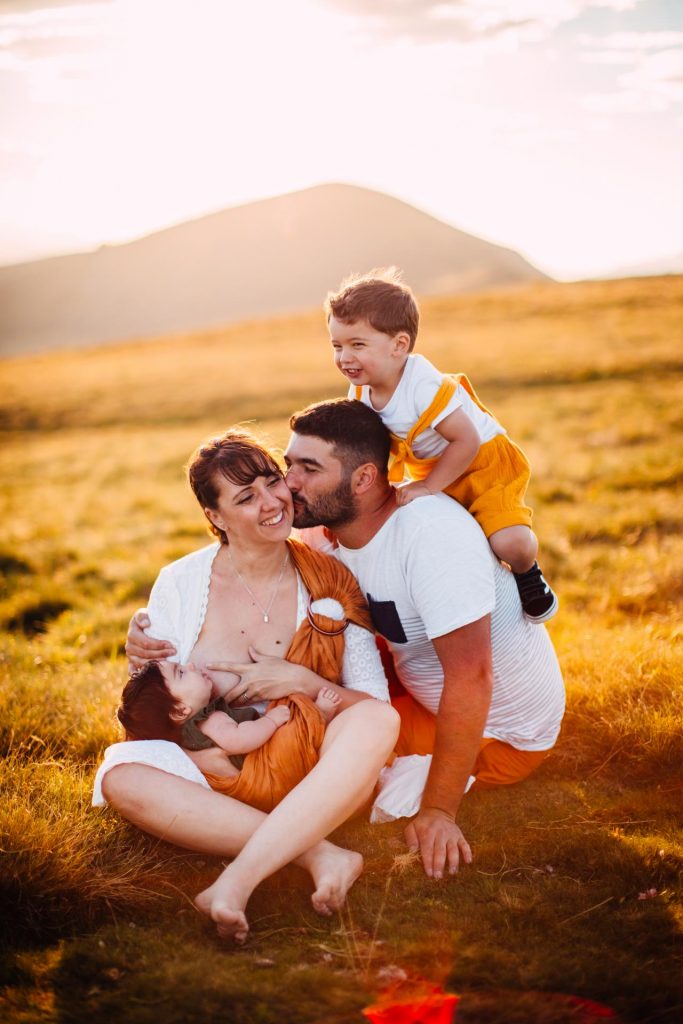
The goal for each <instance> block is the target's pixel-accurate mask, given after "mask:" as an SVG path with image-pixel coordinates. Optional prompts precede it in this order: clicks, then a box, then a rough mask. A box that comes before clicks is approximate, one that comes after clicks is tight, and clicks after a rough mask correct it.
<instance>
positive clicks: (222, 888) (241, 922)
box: [194, 868, 249, 945]
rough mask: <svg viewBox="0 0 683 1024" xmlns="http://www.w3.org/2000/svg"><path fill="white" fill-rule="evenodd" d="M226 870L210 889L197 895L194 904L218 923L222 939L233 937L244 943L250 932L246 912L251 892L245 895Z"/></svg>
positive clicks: (217, 927)
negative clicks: (227, 876)
mask: <svg viewBox="0 0 683 1024" xmlns="http://www.w3.org/2000/svg"><path fill="white" fill-rule="evenodd" d="M229 870H230V869H229V868H226V871H224V872H223V874H222V875H221V876H220V878H218V879H217V880H216V881H215V882H214V884H213V885H210V886H209V888H208V889H204V891H203V892H200V893H199V895H198V896H196V897H195V900H194V905H195V907H196V908H197V910H199V911H201V913H202V914H206V916H207V917H210V918H211V920H212V921H215V923H216V929H217V931H218V934H219V936H220V938H221V939H229V938H232V939H234V940H235V942H237V943H239V944H240V945H242V944H243V943H244V942H245V941H246V938H247V935H248V934H249V924H248V922H247V918H246V916H245V914H244V910H245V907H246V905H247V899H248V898H249V894H248V895H247V896H246V897H245V895H244V893H243V892H242V891H241V890H240V888H239V886H237V885H232V884H231V882H230V879H229V878H226V873H227V872H228V871H229Z"/></svg>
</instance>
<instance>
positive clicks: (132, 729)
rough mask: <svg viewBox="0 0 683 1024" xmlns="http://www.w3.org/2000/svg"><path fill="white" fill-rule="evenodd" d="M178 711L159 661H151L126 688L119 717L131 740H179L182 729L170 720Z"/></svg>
mask: <svg viewBox="0 0 683 1024" xmlns="http://www.w3.org/2000/svg"><path fill="white" fill-rule="evenodd" d="M176 707H177V701H176V699H175V697H174V696H173V694H171V693H169V691H168V689H167V688H166V680H165V679H164V676H163V674H162V671H161V666H160V665H159V662H158V661H148V662H146V663H145V664H144V665H143V666H142V668H139V669H138V670H137V671H136V672H134V673H133V675H132V676H131V677H130V679H129V680H128V682H127V683H126V685H125V686H124V688H123V693H122V694H121V703H120V705H119V707H118V709H117V711H116V716H117V718H118V720H119V722H120V723H121V725H122V726H123V728H124V729H125V730H126V739H129V740H171V741H172V742H174V743H178V742H179V740H180V726H179V725H177V724H176V723H174V722H173V721H172V720H171V713H172V712H173V711H174V710H175V708H176Z"/></svg>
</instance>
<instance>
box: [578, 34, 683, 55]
mask: <svg viewBox="0 0 683 1024" xmlns="http://www.w3.org/2000/svg"><path fill="white" fill-rule="evenodd" d="M579 44H580V45H581V46H588V47H591V46H593V47H598V48H599V49H600V50H622V51H624V50H629V51H638V50H662V49H668V48H669V47H671V46H680V45H681V44H683V32H611V33H609V34H608V35H604V36H591V35H581V36H579Z"/></svg>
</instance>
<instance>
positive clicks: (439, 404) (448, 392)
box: [406, 377, 458, 448]
mask: <svg viewBox="0 0 683 1024" xmlns="http://www.w3.org/2000/svg"><path fill="white" fill-rule="evenodd" d="M457 385H458V382H457V381H456V380H454V379H453V378H452V377H444V379H443V380H442V382H441V387H440V388H439V390H438V391H437V393H436V394H435V395H434V398H433V399H432V401H431V403H430V405H428V406H427V408H426V409H425V411H424V412H423V413H422V415H421V416H420V418H419V420H418V421H417V423H414V424H413V426H412V427H411V428H410V430H409V432H408V434H407V435H406V445H407V446H408V447H409V448H412V446H413V441H414V440H415V438H416V437H418V436H419V435H420V434H421V433H422V431H423V430H426V429H427V427H429V426H431V423H432V420H433V419H434V418H435V417H436V416H438V415H439V413H440V412H443V410H444V409H445V408H446V406H447V405H448V403H449V402H450V400H451V398H452V397H453V395H454V394H455V389H456V387H457Z"/></svg>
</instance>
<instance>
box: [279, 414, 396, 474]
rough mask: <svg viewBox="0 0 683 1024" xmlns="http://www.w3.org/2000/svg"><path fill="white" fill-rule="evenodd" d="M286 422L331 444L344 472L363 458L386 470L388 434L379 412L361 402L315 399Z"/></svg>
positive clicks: (348, 471) (360, 462) (350, 471)
mask: <svg viewBox="0 0 683 1024" xmlns="http://www.w3.org/2000/svg"><path fill="white" fill-rule="evenodd" d="M289 426H290V428H291V429H292V430H293V431H294V433H295V434H302V435H304V436H306V437H319V438H321V440H323V441H327V442H328V444H331V445H333V447H334V452H335V456H336V457H337V458H338V459H339V461H340V462H341V463H342V465H343V467H344V470H345V471H346V472H347V473H352V472H353V470H354V469H357V468H358V466H362V465H363V464H364V463H366V462H371V463H373V465H375V466H377V468H378V469H379V471H380V472H381V473H386V471H387V465H388V463H389V448H390V446H391V435H390V434H389V431H388V430H387V428H386V427H385V426H384V424H383V423H382V420H381V418H380V416H379V415H378V413H376V412H375V410H374V409H371V408H370V407H369V406H367V405H364V404H363V403H362V402H357V401H351V400H350V399H348V398H333V399H330V400H329V401H327V402H316V404H315V405H309V406H308V408H306V409H303V410H302V411H301V412H295V413H294V415H293V416H292V418H291V419H290V421H289Z"/></svg>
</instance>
